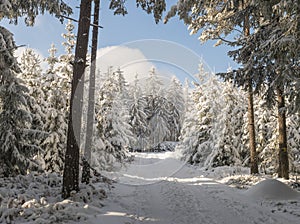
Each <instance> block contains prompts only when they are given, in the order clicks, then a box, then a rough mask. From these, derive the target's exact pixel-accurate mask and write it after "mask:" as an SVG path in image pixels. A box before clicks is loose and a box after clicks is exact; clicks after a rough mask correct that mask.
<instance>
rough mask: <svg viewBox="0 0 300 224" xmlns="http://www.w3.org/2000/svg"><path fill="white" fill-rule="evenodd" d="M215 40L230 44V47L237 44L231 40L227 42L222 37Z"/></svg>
mask: <svg viewBox="0 0 300 224" xmlns="http://www.w3.org/2000/svg"><path fill="white" fill-rule="evenodd" d="M213 39H214V40H221V41H223V42H225V43H228V44H230V45H234V44H235V42H233V41H230V40H226V39H224V38H223V37H221V36H218V37H216V38H213Z"/></svg>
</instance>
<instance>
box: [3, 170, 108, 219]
mask: <svg viewBox="0 0 300 224" xmlns="http://www.w3.org/2000/svg"><path fill="white" fill-rule="evenodd" d="M61 184H62V177H61V176H59V175H58V174H56V173H48V174H43V175H36V174H34V173H31V174H29V175H26V176H23V175H18V176H16V177H14V178H0V222H1V223H15V222H17V223H36V224H37V223H40V224H50V223H70V221H72V222H79V223H81V222H83V221H85V220H87V219H88V216H89V213H91V214H92V213H93V212H95V211H94V209H98V208H99V207H102V204H101V200H102V199H104V198H106V197H107V196H106V191H105V190H104V189H105V188H106V187H105V186H104V185H102V183H97V186H96V185H94V184H90V185H81V186H80V192H79V193H74V194H72V196H71V197H70V198H69V199H68V200H62V199H61ZM90 209H91V210H90Z"/></svg>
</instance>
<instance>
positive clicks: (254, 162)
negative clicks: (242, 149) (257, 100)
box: [248, 80, 258, 174]
mask: <svg viewBox="0 0 300 224" xmlns="http://www.w3.org/2000/svg"><path fill="white" fill-rule="evenodd" d="M248 132H249V147H250V163H251V164H250V172H251V174H256V173H258V164H257V153H256V143H255V126H254V109H253V90H252V81H251V80H249V86H248Z"/></svg>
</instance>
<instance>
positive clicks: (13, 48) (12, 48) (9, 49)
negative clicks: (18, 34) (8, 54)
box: [0, 44, 26, 53]
mask: <svg viewBox="0 0 300 224" xmlns="http://www.w3.org/2000/svg"><path fill="white" fill-rule="evenodd" d="M25 46H26V45H25V44H23V45H19V46H15V47H11V48H6V49H2V50H0V53H2V52H4V51H11V50H15V49H18V48H20V47H25Z"/></svg>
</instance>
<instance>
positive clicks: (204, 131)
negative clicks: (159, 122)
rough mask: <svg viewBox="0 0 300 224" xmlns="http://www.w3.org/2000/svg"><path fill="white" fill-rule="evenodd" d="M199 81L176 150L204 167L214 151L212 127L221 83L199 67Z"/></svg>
mask: <svg viewBox="0 0 300 224" xmlns="http://www.w3.org/2000/svg"><path fill="white" fill-rule="evenodd" d="M197 76H198V78H199V81H200V82H201V81H202V80H204V79H205V80H207V81H206V82H205V83H204V84H202V85H199V84H198V83H194V86H195V89H194V90H193V92H192V94H191V100H190V102H189V104H188V107H187V108H186V113H185V118H184V122H183V127H182V130H181V135H180V137H179V140H180V142H179V144H178V145H177V146H176V150H177V151H178V152H180V153H181V154H182V159H183V160H185V161H187V162H189V163H191V164H199V165H200V166H203V165H204V164H205V162H206V159H207V158H208V156H209V154H210V153H211V151H212V147H213V143H212V137H211V136H212V133H211V132H212V127H213V123H214V122H215V117H216V114H215V109H214V108H215V105H216V104H215V100H216V99H217V95H218V93H219V82H217V80H216V79H215V78H214V77H209V74H208V73H207V72H205V71H204V70H203V67H202V65H201V64H200V66H199V74H198V75H197Z"/></svg>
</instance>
